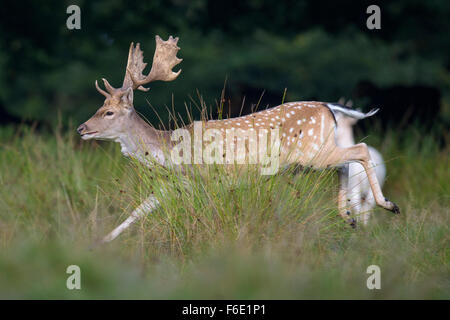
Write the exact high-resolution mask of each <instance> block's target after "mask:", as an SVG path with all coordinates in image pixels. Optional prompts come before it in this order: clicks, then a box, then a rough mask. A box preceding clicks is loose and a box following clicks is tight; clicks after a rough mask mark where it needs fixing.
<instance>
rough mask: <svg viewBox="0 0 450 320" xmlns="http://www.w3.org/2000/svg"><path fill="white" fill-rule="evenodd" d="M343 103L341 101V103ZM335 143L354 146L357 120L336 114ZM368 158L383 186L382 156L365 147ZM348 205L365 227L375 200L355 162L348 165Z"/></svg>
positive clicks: (342, 145)
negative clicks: (367, 151)
mask: <svg viewBox="0 0 450 320" xmlns="http://www.w3.org/2000/svg"><path fill="white" fill-rule="evenodd" d="M342 102H343V101H342ZM352 104H353V103H352V102H351V101H348V102H347V103H346V104H345V105H346V106H347V107H351V105H352ZM336 122H337V130H336V142H337V144H338V146H340V147H343V148H346V147H350V146H353V145H354V144H355V137H354V135H353V126H354V125H355V124H356V123H357V122H358V119H356V118H351V117H347V116H345V115H344V114H343V113H341V112H337V113H336ZM367 149H368V150H369V155H370V158H371V159H372V162H373V164H374V165H375V174H376V177H377V180H378V183H379V184H380V187H382V186H383V184H384V180H385V178H386V166H385V165H384V160H383V156H382V155H381V153H380V152H378V150H376V149H375V148H374V147H371V146H367ZM348 167H349V169H348V190H347V197H348V201H349V203H348V205H349V207H350V211H352V212H353V213H354V215H355V216H356V218H357V221H358V220H360V221H362V222H363V224H365V225H367V223H368V221H369V217H370V211H371V210H372V209H373V208H374V207H375V204H376V203H375V198H374V197H373V193H372V190H371V188H370V184H369V181H368V179H367V175H366V173H365V172H364V168H363V166H362V165H361V164H359V163H357V162H351V163H349V165H348Z"/></svg>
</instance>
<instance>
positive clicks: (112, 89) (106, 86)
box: [102, 78, 120, 95]
mask: <svg viewBox="0 0 450 320" xmlns="http://www.w3.org/2000/svg"><path fill="white" fill-rule="evenodd" d="M102 80H103V83H104V84H105V88H106V90H107V91H108V92H109V93H110V94H111V95H114V93H116V92H118V91H119V90H120V89H116V88H114V87H113V86H112V85H110V84H109V82H108V80H106V79H105V78H102Z"/></svg>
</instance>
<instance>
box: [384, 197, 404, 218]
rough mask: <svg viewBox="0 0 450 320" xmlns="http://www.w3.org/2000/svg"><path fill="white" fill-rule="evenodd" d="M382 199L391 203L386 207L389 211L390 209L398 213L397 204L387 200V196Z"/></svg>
mask: <svg viewBox="0 0 450 320" xmlns="http://www.w3.org/2000/svg"><path fill="white" fill-rule="evenodd" d="M384 201H386V202H388V203H389V204H390V205H391V208H390V209H388V210H389V211H392V212H393V213H394V214H400V208H399V207H398V205H396V204H395V203H393V202H392V201H389V199H388V198H384Z"/></svg>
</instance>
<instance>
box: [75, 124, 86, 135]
mask: <svg viewBox="0 0 450 320" xmlns="http://www.w3.org/2000/svg"><path fill="white" fill-rule="evenodd" d="M84 129H86V124H84V123H83V124H81V125H80V126H79V127H78V129H77V132H78V133H79V134H81V132H83V130H84Z"/></svg>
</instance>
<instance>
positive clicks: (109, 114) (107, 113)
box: [105, 111, 114, 116]
mask: <svg viewBox="0 0 450 320" xmlns="http://www.w3.org/2000/svg"><path fill="white" fill-rule="evenodd" d="M105 114H106V115H107V116H112V115H113V114H114V112H112V111H108V112H106V113H105Z"/></svg>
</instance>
